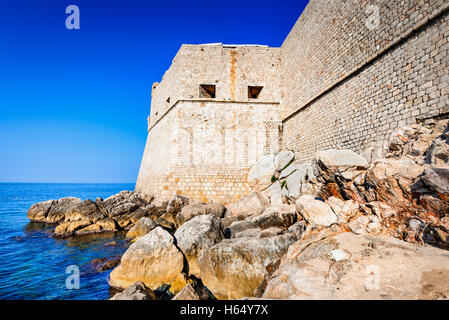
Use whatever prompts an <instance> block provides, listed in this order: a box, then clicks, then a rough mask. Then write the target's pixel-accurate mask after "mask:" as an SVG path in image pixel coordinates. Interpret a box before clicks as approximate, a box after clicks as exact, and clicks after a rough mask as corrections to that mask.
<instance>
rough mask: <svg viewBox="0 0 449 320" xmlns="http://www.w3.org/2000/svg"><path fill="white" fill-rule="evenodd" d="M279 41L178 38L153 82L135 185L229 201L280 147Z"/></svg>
mask: <svg viewBox="0 0 449 320" xmlns="http://www.w3.org/2000/svg"><path fill="white" fill-rule="evenodd" d="M279 69H280V48H270V47H267V46H258V45H222V44H207V45H182V47H181V49H180V50H179V52H178V53H177V55H176V57H175V58H174V60H173V63H172V65H171V67H170V68H169V70H168V71H167V72H166V73H165V75H164V76H163V78H162V81H161V82H160V83H155V84H154V85H153V88H152V98H151V113H150V117H149V119H148V139H147V143H146V147H145V152H144V155H143V159H142V163H141V167H140V171H139V176H138V179H137V183H136V191H137V192H142V193H149V194H154V195H155V196H156V197H158V198H160V199H168V198H170V197H171V196H172V195H173V194H183V195H186V196H189V197H191V198H193V199H196V200H199V201H209V200H220V201H223V202H229V201H231V200H234V199H236V198H238V197H239V196H242V195H244V194H246V193H248V191H249V186H248V185H247V183H246V180H247V172H248V169H249V168H250V167H251V166H252V165H253V164H254V163H255V161H256V160H257V158H258V157H260V156H261V155H263V154H266V153H269V152H275V151H277V150H278V148H279V124H280V106H279V102H280V78H279Z"/></svg>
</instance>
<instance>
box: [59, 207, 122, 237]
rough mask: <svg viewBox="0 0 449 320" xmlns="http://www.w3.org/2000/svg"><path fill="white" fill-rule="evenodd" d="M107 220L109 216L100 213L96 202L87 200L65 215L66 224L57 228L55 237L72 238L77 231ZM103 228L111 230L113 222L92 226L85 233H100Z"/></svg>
mask: <svg viewBox="0 0 449 320" xmlns="http://www.w3.org/2000/svg"><path fill="white" fill-rule="evenodd" d="M105 218H107V216H105V215H104V214H103V213H101V212H100V210H99V208H98V207H97V205H96V203H95V202H93V201H91V200H85V201H83V202H82V203H81V204H80V205H78V206H76V207H73V208H71V209H70V211H68V212H66V213H65V219H64V222H63V223H61V224H60V225H58V226H57V227H56V229H55V233H54V235H55V236H70V235H73V234H74V233H75V232H76V231H78V230H80V229H84V228H85V227H87V226H90V225H94V224H96V223H97V222H99V221H100V220H104V219H105ZM112 223H113V222H112ZM102 226H104V227H106V228H107V229H109V227H110V226H111V221H109V220H104V221H103V223H102V224H99V225H97V226H92V227H91V228H90V229H87V230H86V232H84V233H94V232H98V231H100V230H101V229H102ZM114 229H115V224H114Z"/></svg>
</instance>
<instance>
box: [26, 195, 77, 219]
mask: <svg viewBox="0 0 449 320" xmlns="http://www.w3.org/2000/svg"><path fill="white" fill-rule="evenodd" d="M81 203H82V201H81V200H80V199H78V198H62V199H59V200H48V201H44V202H39V203H36V204H33V205H32V206H31V207H30V209H28V212H27V215H28V219H30V220H31V221H34V222H45V223H59V222H61V221H62V220H64V217H65V214H66V213H67V212H69V211H70V210H71V209H72V208H74V207H76V206H78V205H81Z"/></svg>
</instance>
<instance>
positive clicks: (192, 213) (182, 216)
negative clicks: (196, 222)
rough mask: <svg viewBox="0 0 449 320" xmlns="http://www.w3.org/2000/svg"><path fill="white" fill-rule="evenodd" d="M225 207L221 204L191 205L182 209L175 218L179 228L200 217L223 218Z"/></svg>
mask: <svg viewBox="0 0 449 320" xmlns="http://www.w3.org/2000/svg"><path fill="white" fill-rule="evenodd" d="M225 212H226V207H225V206H223V205H222V204H221V203H193V204H189V205H186V206H185V207H183V208H182V210H181V212H180V213H178V215H177V216H176V221H177V223H178V225H179V226H181V225H182V224H183V223H185V222H187V221H189V220H191V219H193V218H194V217H196V216H200V215H212V216H214V217H217V218H223V217H224V215H225Z"/></svg>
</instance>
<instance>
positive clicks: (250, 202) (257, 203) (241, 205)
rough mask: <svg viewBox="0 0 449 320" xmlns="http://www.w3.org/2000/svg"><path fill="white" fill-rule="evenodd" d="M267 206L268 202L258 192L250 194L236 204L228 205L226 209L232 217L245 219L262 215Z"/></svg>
mask: <svg viewBox="0 0 449 320" xmlns="http://www.w3.org/2000/svg"><path fill="white" fill-rule="evenodd" d="M268 205H269V202H268V200H267V199H266V198H265V197H264V196H263V195H261V194H260V193H259V192H252V193H251V194H249V195H248V196H246V197H244V198H242V199H240V200H239V201H238V202H237V203H234V204H232V205H229V206H228V208H229V210H230V211H231V214H232V215H233V216H235V217H237V218H239V219H246V218H248V217H252V216H257V215H259V214H261V213H263V212H264V211H265V209H266V207H268Z"/></svg>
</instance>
